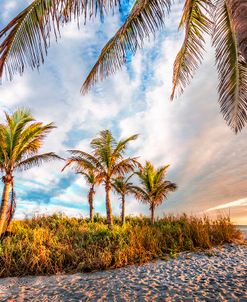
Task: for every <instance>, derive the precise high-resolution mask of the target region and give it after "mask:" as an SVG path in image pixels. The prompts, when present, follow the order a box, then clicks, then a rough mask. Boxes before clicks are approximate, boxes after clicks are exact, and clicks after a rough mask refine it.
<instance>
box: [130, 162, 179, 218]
mask: <svg viewBox="0 0 247 302" xmlns="http://www.w3.org/2000/svg"><path fill="white" fill-rule="evenodd" d="M168 167H169V165H167V166H164V167H161V168H159V169H157V170H156V169H155V168H154V166H153V165H152V164H151V163H150V162H148V161H147V162H146V165H145V167H144V168H143V169H141V171H139V172H136V174H137V176H138V177H139V180H140V183H141V185H140V186H134V187H133V189H134V192H135V195H136V197H137V199H139V200H141V201H142V202H144V203H147V204H148V205H149V207H150V211H151V221H152V223H154V219H155V217H154V211H155V209H156V207H157V206H159V205H160V204H161V203H162V202H163V201H164V199H166V198H167V194H168V193H169V192H173V191H175V190H176V189H177V185H176V184H175V183H173V182H170V181H167V180H165V176H166V172H167V169H168Z"/></svg>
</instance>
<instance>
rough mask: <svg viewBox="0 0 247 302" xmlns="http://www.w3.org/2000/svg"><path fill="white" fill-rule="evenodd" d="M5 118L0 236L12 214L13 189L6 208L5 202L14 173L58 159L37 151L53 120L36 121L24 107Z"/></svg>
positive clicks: (0, 128) (0, 135)
mask: <svg viewBox="0 0 247 302" xmlns="http://www.w3.org/2000/svg"><path fill="white" fill-rule="evenodd" d="M5 118H6V122H5V123H3V124H0V171H1V172H2V173H3V177H2V182H3V184H4V188H3V194H2V202H1V208H0V235H1V234H2V233H3V231H4V230H5V226H6V223H7V224H8V223H9V218H8V217H11V215H12V210H11V208H13V203H14V201H13V199H14V196H13V195H14V194H13V192H12V196H11V200H10V204H9V209H8V203H9V193H10V189H11V186H12V188H13V181H14V172H15V171H22V170H27V169H29V168H31V167H35V166H39V165H41V164H42V163H43V162H47V161H50V160H54V159H61V158H60V157H59V156H57V155H56V154H55V153H53V152H50V153H43V154H38V151H39V149H40V148H41V147H42V144H43V141H44V139H45V137H46V135H47V134H48V133H49V132H50V131H51V130H52V129H54V128H55V126H54V124H53V123H50V124H47V125H44V124H43V123H41V122H36V121H35V120H34V118H33V117H32V115H31V113H30V112H29V111H28V110H26V109H18V110H16V111H15V112H14V113H13V114H11V115H9V114H8V113H5ZM14 200H15V199H14ZM6 220H7V221H6Z"/></svg>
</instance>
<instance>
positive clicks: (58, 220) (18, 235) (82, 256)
mask: <svg viewBox="0 0 247 302" xmlns="http://www.w3.org/2000/svg"><path fill="white" fill-rule="evenodd" d="M113 220H114V225H113V226H112V227H111V228H109V227H108V226H107V223H106V222H107V220H106V218H103V217H100V216H98V215H96V216H95V217H94V223H91V222H90V219H82V218H79V219H78V218H68V217H65V216H62V215H53V216H46V217H45V216H43V217H36V218H33V219H30V220H23V221H13V222H12V224H11V228H10V232H11V235H10V236H6V237H5V238H4V239H3V240H2V242H1V243H0V277H7V276H24V275H42V274H56V273H74V272H89V271H93V270H104V269H107V268H117V267H122V266H125V265H128V264H141V263H145V262H147V261H151V260H153V259H156V258H161V259H164V260H165V259H168V257H169V256H171V257H175V256H176V254H177V253H179V252H182V251H196V250H198V249H208V248H211V247H212V246H214V245H218V244H222V243H225V242H232V241H233V240H235V239H240V238H241V233H240V231H239V230H237V229H236V227H235V226H234V225H233V224H232V223H231V222H230V220H229V219H227V218H219V219H217V220H215V221H210V220H209V219H208V218H206V217H205V218H196V217H188V216H186V215H182V216H178V217H172V216H167V217H164V218H162V219H160V220H158V221H156V222H155V224H152V223H151V220H150V219H149V218H145V217H136V218H132V217H126V223H125V226H122V225H121V219H120V218H115V217H113Z"/></svg>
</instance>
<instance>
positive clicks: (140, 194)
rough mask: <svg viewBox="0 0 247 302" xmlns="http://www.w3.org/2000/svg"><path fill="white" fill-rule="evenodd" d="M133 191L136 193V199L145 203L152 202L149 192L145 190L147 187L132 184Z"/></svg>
mask: <svg viewBox="0 0 247 302" xmlns="http://www.w3.org/2000/svg"><path fill="white" fill-rule="evenodd" d="M132 190H133V191H132V192H133V194H134V195H135V197H136V199H137V200H139V201H141V202H143V203H149V202H150V196H149V194H148V192H146V191H145V189H143V188H141V187H139V186H132Z"/></svg>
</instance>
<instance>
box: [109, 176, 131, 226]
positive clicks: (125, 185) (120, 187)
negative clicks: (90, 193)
mask: <svg viewBox="0 0 247 302" xmlns="http://www.w3.org/2000/svg"><path fill="white" fill-rule="evenodd" d="M133 175H134V174H131V175H129V176H128V177H124V176H118V177H117V178H114V179H113V182H112V185H113V188H114V189H115V191H116V192H117V193H118V194H119V195H120V196H121V202H122V205H121V224H122V225H124V223H125V198H126V196H127V195H130V194H135V191H134V186H133V183H132V182H130V179H131V177H133Z"/></svg>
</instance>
